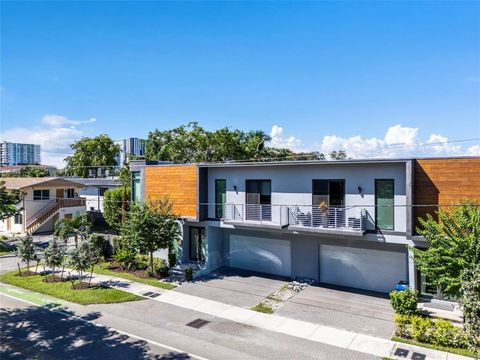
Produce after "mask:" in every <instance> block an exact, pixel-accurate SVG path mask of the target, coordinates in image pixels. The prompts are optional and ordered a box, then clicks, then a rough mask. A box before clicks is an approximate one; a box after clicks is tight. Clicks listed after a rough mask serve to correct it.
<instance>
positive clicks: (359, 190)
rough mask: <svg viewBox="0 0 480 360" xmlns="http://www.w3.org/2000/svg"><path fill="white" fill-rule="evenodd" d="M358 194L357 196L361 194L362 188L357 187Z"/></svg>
mask: <svg viewBox="0 0 480 360" xmlns="http://www.w3.org/2000/svg"><path fill="white" fill-rule="evenodd" d="M358 193H359V194H361V193H362V187H361V186H359V187H358Z"/></svg>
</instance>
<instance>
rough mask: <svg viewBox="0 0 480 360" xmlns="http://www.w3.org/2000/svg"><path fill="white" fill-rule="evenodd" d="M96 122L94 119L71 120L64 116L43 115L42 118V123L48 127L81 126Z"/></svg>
mask: <svg viewBox="0 0 480 360" xmlns="http://www.w3.org/2000/svg"><path fill="white" fill-rule="evenodd" d="M95 121H97V119H95V118H91V119H88V120H72V119H69V118H67V117H66V116H61V115H45V116H44V117H43V118H42V123H43V124H45V125H50V126H63V125H81V124H90V123H93V122H95Z"/></svg>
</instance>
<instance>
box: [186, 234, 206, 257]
mask: <svg viewBox="0 0 480 360" xmlns="http://www.w3.org/2000/svg"><path fill="white" fill-rule="evenodd" d="M189 245H190V260H192V261H204V260H205V251H204V246H205V228H199V227H191V228H190V244H189Z"/></svg>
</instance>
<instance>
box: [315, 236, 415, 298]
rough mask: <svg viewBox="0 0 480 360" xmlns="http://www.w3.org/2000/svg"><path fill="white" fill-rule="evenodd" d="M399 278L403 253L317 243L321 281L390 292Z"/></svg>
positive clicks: (404, 269) (404, 266) (403, 270)
mask: <svg viewBox="0 0 480 360" xmlns="http://www.w3.org/2000/svg"><path fill="white" fill-rule="evenodd" d="M400 280H407V255H406V253H402V252H395V251H383V250H370V249H362V248H351V247H344V246H334V245H320V281H321V282H323V283H327V284H335V285H341V286H349V287H354V288H359V289H365V290H372V291H379V292H390V291H391V290H393V288H394V287H395V284H396V283H397V282H398V281H400Z"/></svg>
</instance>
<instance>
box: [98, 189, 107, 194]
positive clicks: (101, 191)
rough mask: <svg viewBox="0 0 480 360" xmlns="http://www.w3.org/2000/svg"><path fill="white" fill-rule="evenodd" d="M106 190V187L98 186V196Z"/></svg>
mask: <svg viewBox="0 0 480 360" xmlns="http://www.w3.org/2000/svg"><path fill="white" fill-rule="evenodd" d="M107 190H108V188H106V187H100V188H98V195H99V196H104V195H105V191H107Z"/></svg>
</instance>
